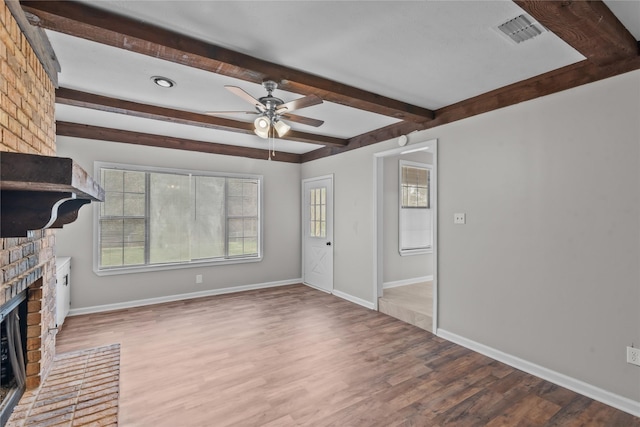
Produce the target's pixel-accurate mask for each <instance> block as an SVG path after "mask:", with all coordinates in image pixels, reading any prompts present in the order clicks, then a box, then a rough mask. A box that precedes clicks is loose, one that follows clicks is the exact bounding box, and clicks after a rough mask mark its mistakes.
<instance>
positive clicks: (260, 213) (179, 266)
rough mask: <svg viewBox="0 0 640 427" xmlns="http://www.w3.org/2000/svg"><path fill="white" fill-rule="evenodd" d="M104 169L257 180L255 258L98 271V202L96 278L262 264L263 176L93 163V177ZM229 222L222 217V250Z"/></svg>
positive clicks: (97, 209) (98, 205)
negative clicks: (256, 243) (223, 228)
mask: <svg viewBox="0 0 640 427" xmlns="http://www.w3.org/2000/svg"><path fill="white" fill-rule="evenodd" d="M103 168H107V169H116V170H123V171H132V172H150V173H169V174H176V175H197V176H206V177H216V178H231V179H238V178H239V179H254V180H256V181H257V182H258V201H257V202H258V221H257V227H258V232H257V237H258V254H257V255H254V256H242V255H240V256H228V257H225V258H207V259H198V260H191V261H186V262H171V263H163V264H144V265H131V266H120V267H109V268H101V267H100V209H101V207H102V203H103V202H100V203H93V205H94V206H93V242H92V246H93V272H94V273H95V274H96V275H98V276H110V275H118V274H130V273H142V272H152V271H163V270H176V269H183V268H194V267H208V266H215V265H228V264H243V263H252V262H260V261H262V259H263V256H264V254H263V248H264V242H263V240H264V233H263V231H264V226H263V222H264V194H263V193H264V176H263V175H254V174H246V173H228V172H214V171H205V170H197V169H179V168H163V167H155V166H143V165H132V164H126V163H115V162H102V161H95V162H94V176H95V177H100V174H101V169H103ZM97 179H99V178H97ZM147 203H148V200H147ZM228 219H229V218H228V216H225V243H224V244H225V247H226V246H227V244H228V242H227V241H226V240H227V236H228V233H229V230H228ZM147 228H148V227H147ZM147 232H148V229H147ZM145 238H146V239H148V235H145Z"/></svg>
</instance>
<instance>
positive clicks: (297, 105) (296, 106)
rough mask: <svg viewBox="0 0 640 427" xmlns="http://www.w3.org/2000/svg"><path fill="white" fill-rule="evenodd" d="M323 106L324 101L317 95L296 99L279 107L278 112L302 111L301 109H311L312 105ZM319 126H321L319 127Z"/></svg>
mask: <svg viewBox="0 0 640 427" xmlns="http://www.w3.org/2000/svg"><path fill="white" fill-rule="evenodd" d="M318 104H322V99H321V98H320V97H318V96H316V95H309V96H305V97H304V98H300V99H294V100H293V101H289V102H285V103H284V104H282V105H279V106H278V111H280V110H286V111H293V110H300V109H301V108H306V107H311V106H312V105H318ZM318 126H319V125H318Z"/></svg>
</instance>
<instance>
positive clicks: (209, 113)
mask: <svg viewBox="0 0 640 427" xmlns="http://www.w3.org/2000/svg"><path fill="white" fill-rule="evenodd" d="M204 114H206V115H208V116H215V115H217V114H261V113H258V112H257V111H206V112H205V113H204Z"/></svg>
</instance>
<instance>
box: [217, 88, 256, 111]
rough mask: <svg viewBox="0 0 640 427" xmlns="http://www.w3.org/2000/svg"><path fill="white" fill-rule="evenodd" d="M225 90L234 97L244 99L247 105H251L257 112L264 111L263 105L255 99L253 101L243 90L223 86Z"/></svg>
mask: <svg viewBox="0 0 640 427" xmlns="http://www.w3.org/2000/svg"><path fill="white" fill-rule="evenodd" d="M225 88H226V89H227V90H228V91H229V92H231V93H233V94H234V95H236V96H239V97H240V98H242V99H244V100H245V101H247V102H248V103H249V104H251V105H253V106H254V107H256V108H257V109H258V110H260V111H263V112H264V111H265V109H266V107H265V106H264V104H263V103H262V102H260V101H258V100H257V99H255V98H254V97H253V96H251V95H249V94H248V93H247V92H246V91H245V90H244V89H241V88H239V87H238V86H225Z"/></svg>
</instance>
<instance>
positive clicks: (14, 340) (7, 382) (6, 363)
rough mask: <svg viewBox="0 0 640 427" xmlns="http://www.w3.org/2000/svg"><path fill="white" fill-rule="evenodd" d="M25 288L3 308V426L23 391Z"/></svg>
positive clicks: (0, 415)
mask: <svg viewBox="0 0 640 427" xmlns="http://www.w3.org/2000/svg"><path fill="white" fill-rule="evenodd" d="M26 337H27V298H26V291H25V292H22V293H21V294H19V295H17V296H16V297H14V298H12V299H11V300H10V301H9V302H7V303H6V304H4V305H2V307H0V426H4V425H5V424H6V423H7V421H8V420H9V417H10V416H11V412H12V411H13V408H14V407H15V406H16V405H17V404H18V401H19V400H20V398H21V397H22V395H23V394H24V390H25V382H26V372H25V371H26V358H25V355H26V351H27V348H26V347H27V344H26V342H27V339H26Z"/></svg>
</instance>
